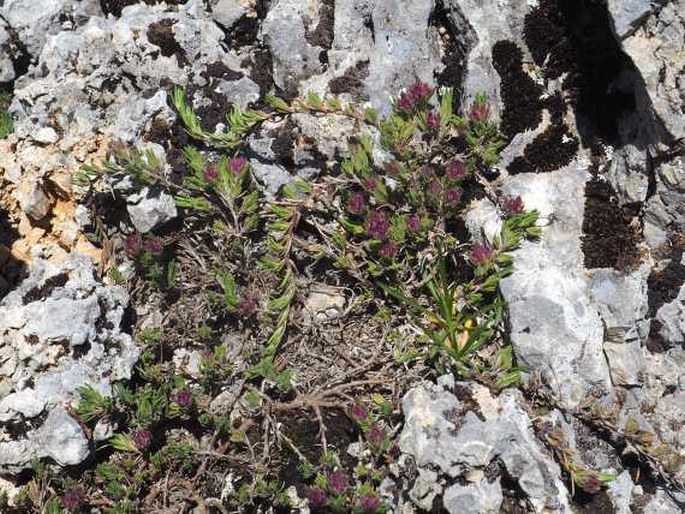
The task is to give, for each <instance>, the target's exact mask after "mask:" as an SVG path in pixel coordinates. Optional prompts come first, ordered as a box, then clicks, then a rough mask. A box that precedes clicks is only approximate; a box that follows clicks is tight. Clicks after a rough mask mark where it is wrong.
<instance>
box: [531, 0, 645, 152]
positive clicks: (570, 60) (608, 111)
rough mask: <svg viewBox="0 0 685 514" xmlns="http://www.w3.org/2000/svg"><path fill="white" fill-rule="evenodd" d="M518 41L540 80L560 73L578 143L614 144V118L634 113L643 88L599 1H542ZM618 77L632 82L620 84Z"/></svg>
mask: <svg viewBox="0 0 685 514" xmlns="http://www.w3.org/2000/svg"><path fill="white" fill-rule="evenodd" d="M524 38H525V41H526V46H527V47H528V49H529V50H530V53H531V55H532V56H533V60H534V61H535V63H536V64H537V65H538V66H539V67H540V68H541V69H542V72H543V75H544V77H545V78H548V79H556V78H559V77H560V76H562V74H566V78H565V79H564V84H563V87H564V89H565V90H566V91H567V93H568V95H569V96H570V98H572V101H573V107H574V109H575V111H576V114H577V116H578V117H579V127H578V128H579V131H580V132H581V137H582V139H583V142H584V144H585V145H586V146H592V144H593V143H594V142H595V141H596V140H597V139H602V140H605V141H608V142H613V141H614V140H616V138H617V137H618V130H617V119H618V118H619V117H620V116H621V114H622V113H623V112H626V111H634V110H635V108H636V102H635V95H636V91H637V89H638V88H640V87H642V88H644V84H641V80H640V79H638V77H639V74H638V73H637V72H636V71H635V67H634V65H633V64H632V62H631V61H630V59H629V58H628V57H627V56H626V55H625V54H624V53H623V51H622V50H621V47H620V45H619V43H618V41H617V39H616V37H615V36H614V33H613V28H612V24H611V19H610V16H609V13H608V10H607V7H606V5H605V2H596V1H594V0H574V1H564V0H542V1H541V2H540V5H539V6H538V7H537V8H535V9H533V10H532V11H531V12H530V13H529V14H528V15H527V16H526V19H525V25H524ZM623 76H629V77H630V76H632V77H635V79H634V80H633V81H632V83H627V81H625V80H623V81H621V82H626V83H627V85H622V86H621V85H619V80H618V79H619V77H623ZM628 82H630V81H628Z"/></svg>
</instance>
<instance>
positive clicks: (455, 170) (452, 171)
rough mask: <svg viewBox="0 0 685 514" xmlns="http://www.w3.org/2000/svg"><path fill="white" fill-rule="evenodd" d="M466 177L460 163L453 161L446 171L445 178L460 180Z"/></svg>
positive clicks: (464, 169) (464, 168) (463, 167)
mask: <svg viewBox="0 0 685 514" xmlns="http://www.w3.org/2000/svg"><path fill="white" fill-rule="evenodd" d="M464 175H466V167H465V166H464V163H463V162H462V161H454V162H452V164H451V165H450V167H449V169H448V170H447V178H449V179H451V180H461V179H462V178H464Z"/></svg>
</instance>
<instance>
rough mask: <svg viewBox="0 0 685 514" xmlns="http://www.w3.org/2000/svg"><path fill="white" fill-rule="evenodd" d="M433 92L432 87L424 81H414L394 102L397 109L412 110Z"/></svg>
mask: <svg viewBox="0 0 685 514" xmlns="http://www.w3.org/2000/svg"><path fill="white" fill-rule="evenodd" d="M432 94H433V88H432V87H430V86H429V85H428V84H426V83H424V82H420V81H419V82H415V83H414V84H412V85H411V86H409V89H408V90H407V91H406V92H404V93H402V94H401V95H400V97H399V98H398V99H397V102H395V108H396V109H397V110H398V111H403V112H412V111H413V110H414V109H416V107H417V106H418V105H419V104H420V103H421V102H422V101H423V100H426V99H428V98H429V97H430V96H431V95H432Z"/></svg>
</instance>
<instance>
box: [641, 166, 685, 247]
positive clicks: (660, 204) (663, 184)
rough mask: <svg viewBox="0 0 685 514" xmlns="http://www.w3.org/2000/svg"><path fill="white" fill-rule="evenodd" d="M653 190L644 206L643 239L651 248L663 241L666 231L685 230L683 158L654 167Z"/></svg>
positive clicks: (680, 231) (684, 168) (665, 237)
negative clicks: (653, 192)
mask: <svg viewBox="0 0 685 514" xmlns="http://www.w3.org/2000/svg"><path fill="white" fill-rule="evenodd" d="M655 179H656V180H655V182H656V191H655V194H654V195H652V196H651V197H650V198H649V200H648V201H647V204H646V206H645V215H644V234H645V240H646V241H647V243H648V244H649V246H650V247H651V248H653V249H655V248H658V247H659V246H661V245H662V244H664V243H665V242H666V239H667V233H668V232H676V233H682V232H685V158H683V157H682V156H678V157H675V158H674V159H672V160H670V161H667V162H664V163H661V164H660V165H659V166H657V168H656V170H655Z"/></svg>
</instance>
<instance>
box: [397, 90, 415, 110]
mask: <svg viewBox="0 0 685 514" xmlns="http://www.w3.org/2000/svg"><path fill="white" fill-rule="evenodd" d="M415 108H416V99H415V98H414V97H413V96H412V95H410V94H408V93H402V94H401V95H400V97H399V98H398V99H397V101H396V102H395V109H397V110H398V111H404V112H411V111H413V110H414V109H415Z"/></svg>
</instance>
